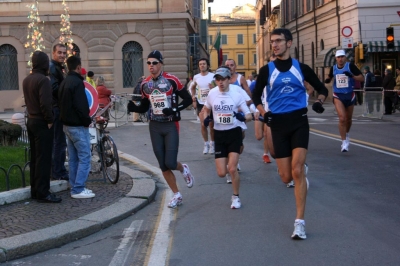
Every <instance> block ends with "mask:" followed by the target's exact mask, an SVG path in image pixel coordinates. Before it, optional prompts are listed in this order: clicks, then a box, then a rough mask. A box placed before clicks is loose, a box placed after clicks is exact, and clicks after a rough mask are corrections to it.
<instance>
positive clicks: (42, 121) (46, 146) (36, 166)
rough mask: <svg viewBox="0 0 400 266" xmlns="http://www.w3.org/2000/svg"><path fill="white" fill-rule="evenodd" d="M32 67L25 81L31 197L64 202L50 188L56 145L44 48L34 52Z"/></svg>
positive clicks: (47, 58) (47, 66) (44, 200)
mask: <svg viewBox="0 0 400 266" xmlns="http://www.w3.org/2000/svg"><path fill="white" fill-rule="evenodd" d="M32 67H33V68H32V73H31V74H30V75H29V76H27V77H26V78H25V79H24V81H23V83H22V88H23V91H24V99H25V104H26V108H27V109H28V113H29V116H28V123H27V128H28V137H29V145H30V148H31V150H30V157H31V161H30V183H31V197H32V199H37V200H38V201H39V202H51V203H58V202H61V198H58V197H57V196H55V195H54V194H51V193H50V191H49V190H50V172H51V150H52V148H53V128H52V126H53V112H52V104H51V101H52V99H51V86H50V81H49V79H48V78H47V77H46V76H47V73H48V71H49V57H48V56H47V55H46V54H45V53H43V52H40V51H36V52H34V53H33V55H32Z"/></svg>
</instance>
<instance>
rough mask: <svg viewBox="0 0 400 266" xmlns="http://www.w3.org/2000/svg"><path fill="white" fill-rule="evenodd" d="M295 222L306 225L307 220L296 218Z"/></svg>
mask: <svg viewBox="0 0 400 266" xmlns="http://www.w3.org/2000/svg"><path fill="white" fill-rule="evenodd" d="M294 222H295V223H300V224H303V225H306V222H305V221H304V220H302V219H296V220H294Z"/></svg>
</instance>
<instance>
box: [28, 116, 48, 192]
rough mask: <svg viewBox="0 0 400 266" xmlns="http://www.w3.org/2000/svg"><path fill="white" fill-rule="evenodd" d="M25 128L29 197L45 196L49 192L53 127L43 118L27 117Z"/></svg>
mask: <svg viewBox="0 0 400 266" xmlns="http://www.w3.org/2000/svg"><path fill="white" fill-rule="evenodd" d="M27 129H28V137H29V142H30V143H29V144H30V148H31V151H30V157H31V161H30V179H31V180H30V183H31V197H32V198H45V197H47V196H48V195H49V194H50V173H51V156H52V150H53V136H54V132H53V128H51V129H49V128H48V125H47V122H46V121H45V120H41V119H33V118H28V123H27Z"/></svg>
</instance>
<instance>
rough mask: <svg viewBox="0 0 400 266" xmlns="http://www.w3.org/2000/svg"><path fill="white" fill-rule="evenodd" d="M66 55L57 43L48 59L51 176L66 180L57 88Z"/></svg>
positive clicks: (64, 142)
mask: <svg viewBox="0 0 400 266" xmlns="http://www.w3.org/2000/svg"><path fill="white" fill-rule="evenodd" d="M66 55H67V48H66V47H65V45H64V44H61V43H58V44H56V45H54V46H53V53H52V60H51V61H50V72H49V73H50V81H51V88H52V90H53V115H54V121H53V128H54V140H53V157H52V158H53V162H52V178H53V179H54V180H68V171H67V169H66V168H65V156H66V154H65V150H66V148H67V142H66V141H65V134H64V131H63V124H62V122H61V121H60V108H59V104H58V88H59V86H60V84H61V82H62V81H63V80H64V61H65V57H66Z"/></svg>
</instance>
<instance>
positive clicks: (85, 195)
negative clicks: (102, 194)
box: [71, 188, 96, 199]
mask: <svg viewBox="0 0 400 266" xmlns="http://www.w3.org/2000/svg"><path fill="white" fill-rule="evenodd" d="M94 196H96V194H94V193H93V192H92V191H91V190H89V189H86V188H84V189H83V190H82V192H81V193H78V194H71V198H73V199H90V198H94Z"/></svg>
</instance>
